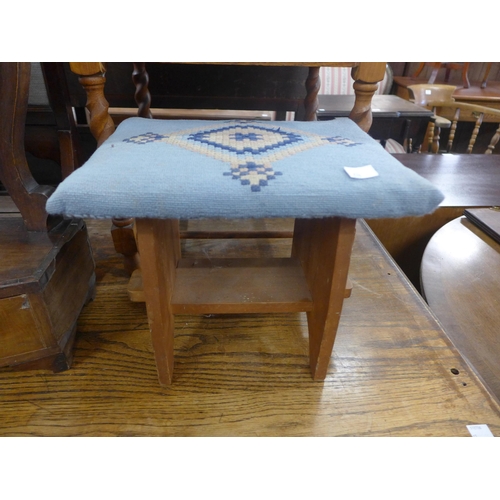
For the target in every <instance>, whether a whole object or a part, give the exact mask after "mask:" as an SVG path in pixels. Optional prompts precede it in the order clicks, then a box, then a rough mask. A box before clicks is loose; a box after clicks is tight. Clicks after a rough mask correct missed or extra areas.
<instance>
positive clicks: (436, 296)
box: [421, 211, 500, 399]
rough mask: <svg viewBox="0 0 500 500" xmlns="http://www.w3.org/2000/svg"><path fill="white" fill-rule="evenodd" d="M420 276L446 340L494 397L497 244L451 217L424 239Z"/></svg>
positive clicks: (499, 333) (498, 349)
mask: <svg viewBox="0 0 500 500" xmlns="http://www.w3.org/2000/svg"><path fill="white" fill-rule="evenodd" d="M492 212H494V211H492ZM497 214H498V218H499V219H500V212H497ZM421 281H422V292H423V294H424V295H425V298H426V300H427V302H428V303H429V306H430V307H431V309H432V311H433V312H434V313H435V314H436V316H437V318H438V319H439V321H440V323H441V324H442V325H443V328H444V329H445V331H446V332H447V334H448V336H449V337H450V339H451V340H452V342H453V343H454V344H455V345H456V347H457V348H458V349H459V351H460V352H461V353H462V355H463V356H464V357H465V358H466V359H468V361H469V362H470V363H471V364H472V365H473V367H474V368H475V369H476V370H477V373H478V374H479V375H480V377H482V379H483V380H484V382H485V383H486V385H487V386H488V387H489V388H490V390H491V391H492V392H493V393H494V394H495V395H496V397H497V398H499V399H500V330H499V325H500V244H499V243H497V242H496V241H494V240H493V239H492V238H490V237H489V236H488V235H487V234H486V233H484V232H483V231H482V230H481V229H479V228H478V227H477V226H476V225H475V224H473V223H472V222H471V221H470V220H469V219H468V218H466V217H460V218H457V219H455V220H453V221H451V222H449V223H448V224H446V225H445V226H443V227H442V228H441V229H440V230H439V231H437V232H436V233H435V234H434V236H433V237H432V238H431V240H430V241H429V243H428V245H427V247H426V249H425V252H424V256H423V259H422V269H421Z"/></svg>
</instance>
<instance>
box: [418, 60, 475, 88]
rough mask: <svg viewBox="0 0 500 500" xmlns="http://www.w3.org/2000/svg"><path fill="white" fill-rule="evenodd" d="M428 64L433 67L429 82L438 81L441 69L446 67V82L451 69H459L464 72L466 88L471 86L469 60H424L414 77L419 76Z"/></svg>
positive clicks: (463, 77)
mask: <svg viewBox="0 0 500 500" xmlns="http://www.w3.org/2000/svg"><path fill="white" fill-rule="evenodd" d="M426 66H430V67H431V68H432V72H431V74H430V76H429V80H428V81H427V83H428V84H430V85H432V84H434V83H435V82H436V79H437V76H438V73H439V71H441V70H443V69H444V70H445V76H444V80H443V81H444V82H445V83H448V82H449V80H450V74H451V71H457V70H459V71H461V72H462V82H463V86H464V89H468V88H469V87H470V82H469V76H468V71H469V66H470V63H468V62H463V63H457V62H422V63H420V65H419V66H418V68H417V69H416V71H415V73H414V74H413V78H418V77H419V76H420V74H421V73H422V71H423V70H424V68H425V67H426Z"/></svg>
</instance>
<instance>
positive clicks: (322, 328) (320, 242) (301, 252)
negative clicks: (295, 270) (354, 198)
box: [292, 217, 356, 380]
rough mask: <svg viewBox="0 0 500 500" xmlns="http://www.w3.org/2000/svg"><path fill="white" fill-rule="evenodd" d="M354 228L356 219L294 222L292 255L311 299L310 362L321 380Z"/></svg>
mask: <svg viewBox="0 0 500 500" xmlns="http://www.w3.org/2000/svg"><path fill="white" fill-rule="evenodd" d="M355 228H356V220H355V219H345V218H338V217H333V218H326V219H297V220H296V221H295V230H294V236H293V246H292V256H294V257H297V258H299V259H300V261H301V263H302V267H303V270H304V274H305V276H306V280H307V283H308V285H309V289H310V292H311V295H312V299H313V304H314V305H313V310H312V311H310V312H308V313H307V320H308V327H309V361H310V366H311V374H312V377H313V379H314V380H324V379H325V377H326V373H327V370H328V365H329V363H330V357H331V354H332V350H333V344H334V342H335V336H336V334H337V329H338V326H339V322H340V314H341V312H342V305H343V303H344V294H345V288H346V282H347V274H348V271H349V263H350V258H351V250H352V245H353V242H354V235H355Z"/></svg>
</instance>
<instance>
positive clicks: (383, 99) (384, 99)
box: [318, 94, 433, 119]
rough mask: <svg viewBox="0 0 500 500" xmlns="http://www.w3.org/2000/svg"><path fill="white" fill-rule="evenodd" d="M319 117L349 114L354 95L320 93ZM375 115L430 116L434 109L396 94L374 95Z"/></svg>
mask: <svg viewBox="0 0 500 500" xmlns="http://www.w3.org/2000/svg"><path fill="white" fill-rule="evenodd" d="M318 101H319V108H318V119H321V117H322V116H329V117H342V116H349V113H350V111H351V109H352V107H353V105H354V95H318ZM372 113H373V117H374V118H375V117H377V118H400V117H407V118H411V117H414V118H430V117H431V116H432V115H433V113H432V111H430V110H428V109H426V108H424V107H422V106H417V105H416V104H414V103H412V102H410V101H407V100H405V99H401V97H398V96H395V95H385V94H382V95H378V94H377V95H374V96H373V98H372Z"/></svg>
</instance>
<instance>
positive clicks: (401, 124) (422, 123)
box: [318, 95, 433, 149]
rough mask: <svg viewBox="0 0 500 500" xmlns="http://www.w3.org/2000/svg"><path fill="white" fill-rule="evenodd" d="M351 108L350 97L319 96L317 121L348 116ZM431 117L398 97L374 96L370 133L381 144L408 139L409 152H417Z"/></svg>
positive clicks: (402, 141)
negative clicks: (410, 145) (410, 144)
mask: <svg viewBox="0 0 500 500" xmlns="http://www.w3.org/2000/svg"><path fill="white" fill-rule="evenodd" d="M353 105H354V96H352V95H319V96H318V106H319V107H318V120H331V119H332V118H336V117H342V116H349V113H350V110H351V109H352V107H353ZM432 115H433V114H432V111H430V110H428V109H426V108H424V107H423V106H418V105H416V104H414V103H412V102H409V101H407V100H405V99H401V98H400V97H398V96H395V95H374V96H373V99H372V116H373V122H372V126H371V127H370V130H369V134H370V136H372V137H373V138H374V139H377V140H380V141H384V140H387V139H394V140H396V141H398V142H399V143H400V144H404V143H408V142H409V140H410V139H411V142H412V149H418V147H419V146H420V145H421V144H422V141H423V139H424V137H425V132H426V130H427V125H428V123H429V119H430V118H431V117H432Z"/></svg>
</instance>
